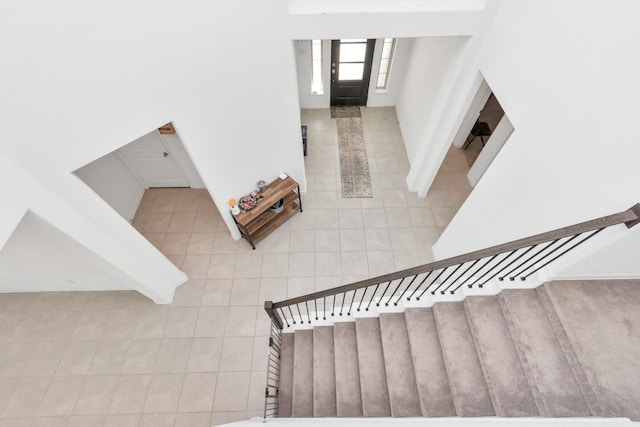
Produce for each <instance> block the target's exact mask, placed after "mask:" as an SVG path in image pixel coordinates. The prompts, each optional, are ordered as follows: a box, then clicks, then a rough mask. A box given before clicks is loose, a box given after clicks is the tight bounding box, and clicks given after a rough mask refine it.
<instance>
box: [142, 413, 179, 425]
mask: <svg viewBox="0 0 640 427" xmlns="http://www.w3.org/2000/svg"><path fill="white" fill-rule="evenodd" d="M175 420H176V414H143V415H142V417H141V418H140V424H139V427H173V423H174V422H175Z"/></svg>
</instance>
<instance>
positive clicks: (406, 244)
mask: <svg viewBox="0 0 640 427" xmlns="http://www.w3.org/2000/svg"><path fill="white" fill-rule="evenodd" d="M389 238H390V240H391V249H392V250H394V251H405V250H416V249H417V246H416V239H415V235H414V234H413V230H412V229H411V228H390V229H389Z"/></svg>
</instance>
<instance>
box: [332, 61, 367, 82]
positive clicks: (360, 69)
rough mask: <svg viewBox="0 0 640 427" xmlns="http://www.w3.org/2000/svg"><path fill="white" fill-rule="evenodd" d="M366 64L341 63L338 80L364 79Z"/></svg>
mask: <svg viewBox="0 0 640 427" xmlns="http://www.w3.org/2000/svg"><path fill="white" fill-rule="evenodd" d="M363 74H364V64H363V63H361V64H340V73H339V75H338V76H339V77H338V80H362V77H363Z"/></svg>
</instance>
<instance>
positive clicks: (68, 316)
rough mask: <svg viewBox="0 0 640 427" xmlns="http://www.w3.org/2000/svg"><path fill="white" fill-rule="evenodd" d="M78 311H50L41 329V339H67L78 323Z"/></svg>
mask: <svg viewBox="0 0 640 427" xmlns="http://www.w3.org/2000/svg"><path fill="white" fill-rule="evenodd" d="M79 318H80V311H78V310H65V311H55V312H53V313H52V315H51V317H50V319H49V322H48V323H47V326H45V328H44V330H43V331H42V336H41V338H40V340H41V341H68V340H69V339H70V338H71V335H73V331H74V330H75V328H76V326H77V325H78V319H79Z"/></svg>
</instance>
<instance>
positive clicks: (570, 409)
mask: <svg viewBox="0 0 640 427" xmlns="http://www.w3.org/2000/svg"><path fill="white" fill-rule="evenodd" d="M500 297H501V298H502V299H503V301H504V304H505V305H506V306H507V307H508V310H507V311H506V313H508V316H509V319H508V324H509V327H510V328H511V334H512V335H514V334H517V335H518V341H519V342H518V343H517V344H518V345H520V351H521V352H522V353H523V354H524V356H525V357H526V360H527V363H526V365H525V369H529V370H530V374H529V377H530V378H533V380H534V381H535V385H536V387H537V389H538V392H539V395H540V399H541V402H542V405H543V407H542V408H540V407H539V408H538V409H539V411H540V414H541V415H543V416H547V417H577V416H589V415H591V413H590V410H589V408H588V406H587V403H586V401H585V399H584V396H583V395H582V392H581V390H580V387H579V386H578V383H577V382H576V379H575V377H574V374H573V371H572V370H571V367H570V366H569V363H568V362H567V359H566V357H565V355H564V352H563V351H562V348H561V347H560V344H559V343H558V339H557V337H556V335H555V332H554V330H553V327H552V326H551V323H550V322H549V318H548V317H547V314H546V312H545V309H544V308H543V306H542V304H541V302H540V299H539V298H538V295H537V293H536V291H535V289H517V290H514V289H509V290H504V291H502V292H501V294H500ZM506 313H505V314H506Z"/></svg>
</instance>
